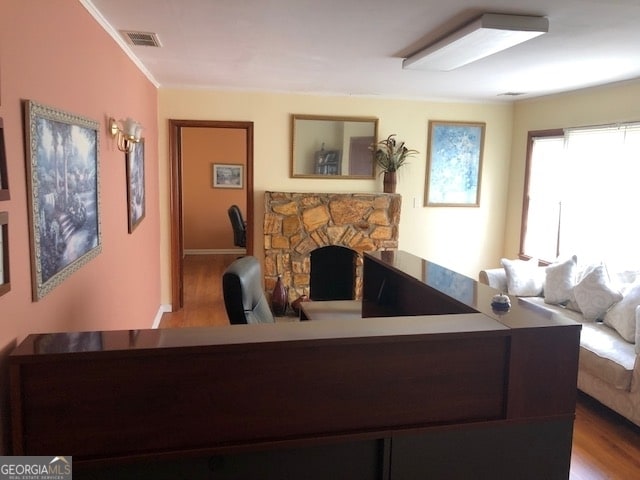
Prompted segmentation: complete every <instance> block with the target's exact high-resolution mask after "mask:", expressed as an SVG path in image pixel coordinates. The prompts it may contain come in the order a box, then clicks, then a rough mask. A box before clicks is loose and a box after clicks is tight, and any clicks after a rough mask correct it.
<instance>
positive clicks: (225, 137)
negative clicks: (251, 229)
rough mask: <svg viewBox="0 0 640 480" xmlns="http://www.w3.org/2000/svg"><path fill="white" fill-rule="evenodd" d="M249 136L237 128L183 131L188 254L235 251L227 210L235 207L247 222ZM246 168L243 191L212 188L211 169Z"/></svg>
mask: <svg viewBox="0 0 640 480" xmlns="http://www.w3.org/2000/svg"><path fill="white" fill-rule="evenodd" d="M246 159H247V135H246V131H245V130H244V129H235V128H201V127H198V128H195V127H194V128H183V129H182V181H183V185H185V186H187V187H186V188H183V194H182V209H183V217H182V220H183V231H184V248H185V250H202V251H209V250H218V251H220V250H226V251H229V250H233V249H234V248H236V247H234V245H233V231H232V230H231V223H230V221H229V216H228V214H227V209H228V208H229V206H231V205H232V204H236V205H238V206H239V207H240V209H241V210H242V212H243V216H244V217H245V218H246V211H247V209H246V203H247V191H246ZM213 164H225V165H226V164H232V165H241V166H242V167H243V182H242V185H243V188H213V187H212V180H213V178H212V177H213V176H212V168H213V167H212V165H213Z"/></svg>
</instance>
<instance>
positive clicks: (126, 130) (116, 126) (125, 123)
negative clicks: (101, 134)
mask: <svg viewBox="0 0 640 480" xmlns="http://www.w3.org/2000/svg"><path fill="white" fill-rule="evenodd" d="M109 131H110V132H111V136H112V137H115V138H116V141H117V145H118V150H120V151H121V152H125V153H130V152H131V150H132V149H133V144H134V143H138V142H139V141H140V139H141V134H142V125H140V124H139V123H138V122H136V121H135V120H134V119H132V118H130V117H128V118H127V119H126V120H120V121H119V122H118V121H116V119H115V118H113V117H112V118H109Z"/></svg>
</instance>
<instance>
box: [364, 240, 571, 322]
mask: <svg viewBox="0 0 640 480" xmlns="http://www.w3.org/2000/svg"><path fill="white" fill-rule="evenodd" d="M365 258H367V259H369V260H370V261H373V262H376V263H377V264H379V265H381V266H383V267H384V268H385V269H388V270H389V271H392V272H394V273H395V274H397V275H398V276H400V277H403V278H405V279H410V280H411V281H413V282H417V283H419V284H423V285H424V286H425V287H427V288H428V289H430V290H431V291H432V292H434V293H435V294H441V295H443V296H446V297H448V298H450V299H452V300H454V301H455V302H456V303H458V304H459V305H460V306H462V307H463V308H464V307H466V308H467V309H469V310H472V311H475V312H479V313H482V314H484V315H486V316H488V317H490V318H492V319H494V320H497V321H498V322H500V323H502V324H503V325H504V326H506V327H508V328H513V329H518V328H537V327H545V326H547V327H557V326H561V325H566V326H574V327H578V328H579V326H577V324H576V323H575V322H572V321H571V320H567V319H566V318H563V317H562V316H560V315H558V314H556V313H555V312H552V311H550V310H547V309H545V308H542V307H540V306H538V305H533V304H531V303H528V302H525V301H523V300H521V299H519V298H518V297H514V296H511V297H510V298H511V308H510V310H509V311H508V312H498V311H495V310H493V308H491V301H492V298H493V296H494V295H496V294H497V293H505V292H498V291H497V290H496V289H494V288H492V287H489V286H488V285H485V284H482V283H480V282H478V281H476V280H474V279H472V278H470V277H467V276H464V275H462V274H460V273H457V272H454V271H453V270H450V269H448V268H446V267H443V266H441V265H438V264H436V263H433V262H430V261H428V260H425V259H423V258H420V257H417V256H415V255H413V254H411V253H408V252H404V251H401V250H398V251H386V252H372V253H365Z"/></svg>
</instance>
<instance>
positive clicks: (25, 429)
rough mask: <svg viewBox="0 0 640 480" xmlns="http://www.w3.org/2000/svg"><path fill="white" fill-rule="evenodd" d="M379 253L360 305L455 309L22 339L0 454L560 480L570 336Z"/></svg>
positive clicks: (237, 468)
mask: <svg viewBox="0 0 640 480" xmlns="http://www.w3.org/2000/svg"><path fill="white" fill-rule="evenodd" d="M396 254H397V256H396V257H395V263H393V264H391V263H390V262H389V259H388V258H387V259H385V260H384V261H383V260H382V258H381V257H380V258H376V257H375V256H367V258H366V259H365V276H364V281H365V284H364V291H365V300H366V301H367V302H369V306H371V305H373V302H371V301H370V298H368V297H367V295H368V293H366V292H370V291H377V292H379V291H380V282H381V279H380V278H381V277H380V276H381V275H382V272H383V271H386V272H387V279H386V280H385V284H386V285H387V286H388V288H389V289H390V290H389V291H395V292H396V296H395V297H393V296H386V297H385V296H384V295H383V296H381V297H379V298H382V299H389V298H395V299H398V300H403V299H404V297H403V294H402V292H403V291H405V290H406V289H408V290H409V291H410V292H412V293H414V292H416V291H417V292H420V291H421V292H422V293H421V294H420V298H421V299H422V302H414V303H415V305H418V304H424V303H425V302H426V303H429V302H430V301H429V298H430V297H431V296H432V293H433V294H434V295H435V297H436V300H435V301H434V302H432V304H433V303H435V304H437V305H438V307H437V308H438V309H439V310H450V309H452V310H455V308H453V307H457V308H458V312H456V311H446V312H445V313H441V312H439V313H441V314H437V315H435V314H433V313H426V314H425V313H419V314H415V315H414V314H413V313H411V311H410V310H407V307H406V304H404V305H405V306H403V307H402V308H400V307H398V309H399V310H400V312H401V314H400V315H399V316H394V317H393V318H388V317H375V318H359V319H358V318H350V319H349V320H348V321H347V320H344V319H340V318H336V319H334V320H331V319H328V320H323V321H317V322H314V321H309V322H286V323H276V324H261V325H234V326H228V327H214V328H187V329H164V330H138V331H107V332H84V333H58V334H45V335H30V336H29V337H27V338H26V339H25V340H24V341H23V342H22V343H21V344H20V345H19V346H18V347H17V348H16V349H15V351H14V352H13V353H12V355H11V357H10V371H11V387H12V390H11V407H12V421H13V432H14V434H13V442H14V445H13V447H14V452H13V453H14V454H16V455H51V454H66V455H73V459H74V468H76V467H77V469H78V470H77V472H79V473H77V475H78V476H77V478H82V475H83V472H84V474H85V475H87V478H140V477H141V476H144V475H150V474H152V475H153V477H154V478H180V477H179V476H180V475H181V476H187V477H190V478H208V477H206V476H205V474H206V475H211V474H212V472H214V473H215V478H217V479H219V478H234V479H238V478H240V479H242V478H270V479H272V478H309V479H316V478H317V479H320V478H330V477H335V478H348V479H358V478H363V479H364V478H368V479H369V478H370V479H373V478H375V479H380V478H384V479H388V478H394V479H395V478H468V474H469V473H470V472H474V473H475V474H476V476H475V477H474V478H536V479H537V478H566V477H563V476H562V475H563V473H562V472H564V473H567V475H568V468H569V459H570V451H571V433H572V425H573V414H574V408H575V388H576V387H575V385H576V375H577V355H578V337H579V325H577V324H568V323H564V322H556V321H555V320H554V319H553V318H547V317H548V316H547V317H545V315H544V314H542V313H539V312H535V311H526V312H525V309H524V307H522V311H520V308H516V309H514V311H513V312H510V313H509V314H507V315H496V314H493V312H488V311H487V309H486V306H485V305H484V304H483V302H484V299H485V298H489V299H490V296H491V295H492V294H493V293H495V291H492V290H491V289H489V287H486V288H487V289H485V288H484V287H485V286H484V285H479V284H477V283H476V282H473V281H471V282H473V288H472V289H471V292H473V293H469V292H470V291H469V290H466V289H462V290H460V292H453V291H450V290H447V288H445V287H442V288H440V287H438V286H437V285H434V284H433V282H432V281H433V277H430V278H427V277H422V278H420V277H421V274H420V273H419V270H418V269H417V268H416V269H414V268H413V267H412V266H411V265H413V263H414V261H413V259H415V257H413V259H411V257H409V256H407V255H408V254H407V255H405V254H403V253H400V252H396ZM398 261H402V262H408V263H409V264H410V265H405V266H402V265H400V264H399V263H398ZM372 267H374V268H372ZM420 270H421V269H420ZM431 271H432V270H429V269H428V270H427V272H431ZM376 282H377V283H376ZM374 283H376V284H377V288H373V289H372V288H371V285H372V284H374ZM414 283H415V284H416V285H418V286H416V285H413V284H414ZM407 285H409V286H407ZM420 285H421V286H420ZM469 285H470V286H471V285H472V284H469ZM383 290H384V289H383ZM443 292H446V293H443ZM448 299H449V300H448ZM489 301H490V300H489ZM363 305H364V304H363ZM443 305H447V307H446V308H444V307H443ZM451 306H453V307H451ZM375 308H378V309H379V311H382V310H383V309H388V308H395V307H394V306H393V304H391V303H389V302H387V303H386V304H384V305H382V306H379V307H375ZM420 308H424V307H420ZM516 310H517V311H518V312H519V313H517V312H516ZM363 311H364V307H363ZM460 312H462V313H460ZM510 316H511V317H512V318H509V317H510ZM526 317H528V318H526ZM491 445H496V446H498V447H499V450H496V449H495V448H492V447H491ZM61 452H62V453H61ZM436 452H437V454H436ZM478 452H482V453H481V455H479V453H478ZM472 458H473V459H474V460H473V462H471V463H469V462H467V460H469V459H472ZM150 462H151V463H150ZM465 462H466V464H467V467H466V470H465V469H464V468H462V469H460V468H461V467H459V465H464V464H465ZM496 462H498V463H500V465H502V466H501V467H500V469H498V470H496ZM447 464H450V465H453V464H455V465H457V466H456V469H454V470H452V471H451V472H449V473H452V472H454V471H457V470H460V473H459V474H451V475H447V476H442V477H439V476H437V475H436V473H437V472H442V471H444V470H443V469H446V465H447ZM154 469H157V470H154ZM152 471H153V473H151V472H152ZM185 472H189V473H188V474H187V473H185ZM197 472H200V473H197ZM483 472H484V473H483ZM495 472H505V475H511V476H505V477H495V476H491V475H490V474H495ZM523 472H524V473H523ZM75 473H76V472H74V474H75ZM559 473H560V476H558V474H559ZM256 475H257V476H256ZM485 475H486V476H485ZM514 475H515V476H514Z"/></svg>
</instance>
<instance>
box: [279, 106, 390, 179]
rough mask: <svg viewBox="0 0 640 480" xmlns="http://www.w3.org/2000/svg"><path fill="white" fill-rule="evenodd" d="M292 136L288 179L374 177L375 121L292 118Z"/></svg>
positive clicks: (357, 118) (376, 133) (376, 129)
mask: <svg viewBox="0 0 640 480" xmlns="http://www.w3.org/2000/svg"><path fill="white" fill-rule="evenodd" d="M292 133H293V135H292V146H291V176H292V177H306V178H369V179H370V178H374V176H375V163H374V161H373V153H372V151H371V150H370V149H369V147H370V146H371V145H372V144H374V143H375V142H376V138H377V135H378V119H377V118H372V117H325V116H317V115H293V116H292Z"/></svg>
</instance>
